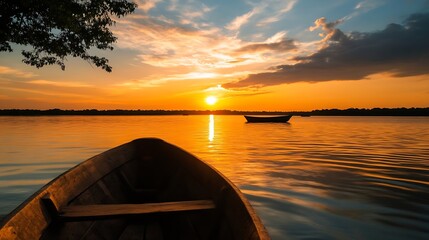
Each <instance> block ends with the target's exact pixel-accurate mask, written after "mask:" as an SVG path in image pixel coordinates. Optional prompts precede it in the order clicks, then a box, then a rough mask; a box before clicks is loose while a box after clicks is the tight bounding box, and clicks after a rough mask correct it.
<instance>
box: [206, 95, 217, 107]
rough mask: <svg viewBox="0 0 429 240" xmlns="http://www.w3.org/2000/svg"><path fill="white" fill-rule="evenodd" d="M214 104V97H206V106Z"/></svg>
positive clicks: (215, 98)
mask: <svg viewBox="0 0 429 240" xmlns="http://www.w3.org/2000/svg"><path fill="white" fill-rule="evenodd" d="M216 102H217V97H215V96H208V97H206V103H207V104H208V105H214V104H215V103H216Z"/></svg>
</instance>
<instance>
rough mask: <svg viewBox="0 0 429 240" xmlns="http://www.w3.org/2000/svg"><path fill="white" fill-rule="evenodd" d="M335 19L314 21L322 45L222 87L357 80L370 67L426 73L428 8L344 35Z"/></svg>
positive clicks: (377, 70)
mask: <svg viewBox="0 0 429 240" xmlns="http://www.w3.org/2000/svg"><path fill="white" fill-rule="evenodd" d="M339 23H340V22H339V21H335V22H331V23H328V22H326V20H324V19H319V21H316V23H315V26H314V28H313V30H314V29H315V28H316V27H317V28H321V29H323V30H324V31H325V33H326V36H325V40H326V42H327V43H328V45H327V46H326V47H324V48H322V49H319V50H318V51H317V52H316V53H314V54H311V55H308V56H301V57H296V58H295V60H296V61H298V63H296V64H286V65H279V66H275V67H273V68H271V69H270V71H266V72H263V73H259V74H251V75H249V76H248V77H247V78H244V79H242V80H241V81H238V82H231V83H228V84H224V85H223V86H224V87H226V88H241V87H250V86H254V87H263V86H269V85H277V84H284V83H294V82H301V81H305V82H320V81H331V80H360V79H365V78H367V77H368V76H369V75H372V74H376V73H383V72H389V73H390V74H392V75H393V76H396V77H405V76H416V75H422V74H429V67H428V66H429V44H427V43H428V42H429V27H428V26H429V13H424V14H414V15H411V16H410V17H409V18H407V19H406V21H405V22H404V24H403V25H399V24H390V25H388V26H387V27H386V28H385V29H384V30H382V31H378V32H372V33H358V32H353V33H350V34H348V35H346V34H344V33H343V32H342V31H341V30H339V29H335V26H336V25H338V24H339Z"/></svg>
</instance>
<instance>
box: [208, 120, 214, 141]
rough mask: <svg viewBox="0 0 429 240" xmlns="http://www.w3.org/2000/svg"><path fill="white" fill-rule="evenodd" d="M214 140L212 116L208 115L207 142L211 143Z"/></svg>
mask: <svg viewBox="0 0 429 240" xmlns="http://www.w3.org/2000/svg"><path fill="white" fill-rule="evenodd" d="M213 139H214V116H213V114H210V117H209V141H210V142H212V141H213Z"/></svg>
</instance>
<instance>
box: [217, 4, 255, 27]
mask: <svg viewBox="0 0 429 240" xmlns="http://www.w3.org/2000/svg"><path fill="white" fill-rule="evenodd" d="M258 11H259V10H258V8H254V9H252V10H251V11H249V12H247V13H245V14H243V15H241V16H238V17H236V18H235V19H234V20H233V21H232V22H230V23H229V24H228V25H227V26H226V27H225V28H226V29H229V30H231V31H237V30H239V29H240V28H241V26H243V25H244V24H246V23H247V22H249V20H250V18H251V17H252V16H253V15H255V14H256V13H257V12H258Z"/></svg>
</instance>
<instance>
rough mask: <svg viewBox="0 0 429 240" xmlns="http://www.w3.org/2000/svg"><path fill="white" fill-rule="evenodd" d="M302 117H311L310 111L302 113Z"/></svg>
mask: <svg viewBox="0 0 429 240" xmlns="http://www.w3.org/2000/svg"><path fill="white" fill-rule="evenodd" d="M301 117H311V115H310V114H308V113H303V114H301Z"/></svg>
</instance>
